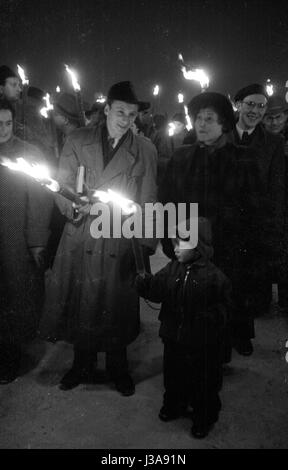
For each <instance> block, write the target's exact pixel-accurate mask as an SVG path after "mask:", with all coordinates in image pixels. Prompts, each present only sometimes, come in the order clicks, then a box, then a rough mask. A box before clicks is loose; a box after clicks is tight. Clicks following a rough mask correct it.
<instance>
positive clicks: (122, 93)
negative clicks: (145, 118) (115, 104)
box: [107, 82, 150, 111]
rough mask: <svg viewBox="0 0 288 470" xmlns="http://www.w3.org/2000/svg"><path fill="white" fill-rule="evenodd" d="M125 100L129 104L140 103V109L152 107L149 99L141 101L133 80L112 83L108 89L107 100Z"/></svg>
mask: <svg viewBox="0 0 288 470" xmlns="http://www.w3.org/2000/svg"><path fill="white" fill-rule="evenodd" d="M116 100H117V101H124V102H125V103H129V104H138V111H144V110H145V109H148V108H150V103H148V102H147V101H139V100H138V98H137V96H136V93H135V90H134V87H133V85H132V83H131V82H119V83H115V85H112V87H111V88H110V90H109V91H108V95H107V101H108V102H109V101H110V102H111V101H116Z"/></svg>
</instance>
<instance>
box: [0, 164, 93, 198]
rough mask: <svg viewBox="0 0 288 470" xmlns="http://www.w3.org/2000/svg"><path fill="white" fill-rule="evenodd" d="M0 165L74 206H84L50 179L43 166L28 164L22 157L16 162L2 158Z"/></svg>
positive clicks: (72, 194) (71, 193)
mask: <svg viewBox="0 0 288 470" xmlns="http://www.w3.org/2000/svg"><path fill="white" fill-rule="evenodd" d="M1 165H3V166H5V167H7V168H9V169H10V170H13V171H18V172H20V173H23V174H25V175H27V176H30V177H31V178H33V179H34V180H35V181H37V182H38V183H40V184H41V186H44V187H45V188H47V189H48V190H49V191H51V192H53V193H57V194H61V196H63V197H65V198H66V199H68V200H69V201H71V202H74V203H75V204H81V205H85V204H86V202H85V201H83V200H82V199H81V198H80V197H79V196H78V195H77V194H74V193H73V192H72V191H70V190H69V189H68V188H66V187H64V186H61V185H60V183H59V182H58V181H56V180H55V179H52V178H51V176H50V173H49V170H48V168H47V167H46V166H45V165H40V164H38V163H29V162H27V160H25V159H24V158H22V157H19V158H17V159H16V161H12V160H10V159H9V158H5V157H2V161H1Z"/></svg>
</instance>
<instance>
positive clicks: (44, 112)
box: [40, 93, 54, 119]
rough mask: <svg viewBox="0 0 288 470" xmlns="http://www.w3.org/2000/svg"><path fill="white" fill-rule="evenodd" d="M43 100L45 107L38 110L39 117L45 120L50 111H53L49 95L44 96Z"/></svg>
mask: <svg viewBox="0 0 288 470" xmlns="http://www.w3.org/2000/svg"><path fill="white" fill-rule="evenodd" d="M43 100H44V101H45V103H46V106H44V107H43V108H41V109H40V114H41V116H43V117H45V118H46V119H47V118H48V117H49V114H48V113H49V111H52V110H53V109H54V106H53V104H52V103H51V102H50V95H49V93H47V94H46V96H44V98H43Z"/></svg>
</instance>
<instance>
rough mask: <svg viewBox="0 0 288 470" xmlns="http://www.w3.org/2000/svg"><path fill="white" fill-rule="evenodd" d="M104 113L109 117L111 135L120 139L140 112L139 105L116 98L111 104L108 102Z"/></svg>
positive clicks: (108, 123) (108, 126)
mask: <svg viewBox="0 0 288 470" xmlns="http://www.w3.org/2000/svg"><path fill="white" fill-rule="evenodd" d="M104 113H105V114H106V117H107V128H108V132H109V135H110V137H112V138H114V139H120V138H121V137H122V136H123V135H124V134H125V133H126V132H127V131H128V129H130V127H131V126H132V124H133V123H134V121H135V119H136V116H137V113H138V105H137V104H131V103H125V102H124V101H117V100H115V101H113V102H112V103H111V105H109V104H106V106H105V109H104Z"/></svg>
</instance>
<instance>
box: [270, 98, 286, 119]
mask: <svg viewBox="0 0 288 470" xmlns="http://www.w3.org/2000/svg"><path fill="white" fill-rule="evenodd" d="M287 111H288V104H287V103H286V101H285V99H284V98H283V97H282V96H279V95H278V96H277V95H274V96H271V97H270V98H269V99H268V104H267V109H266V114H265V116H269V115H270V116H271V115H272V116H273V115H275V114H279V113H287Z"/></svg>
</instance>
